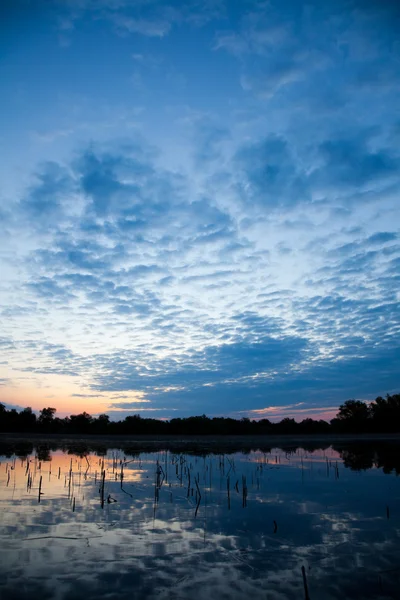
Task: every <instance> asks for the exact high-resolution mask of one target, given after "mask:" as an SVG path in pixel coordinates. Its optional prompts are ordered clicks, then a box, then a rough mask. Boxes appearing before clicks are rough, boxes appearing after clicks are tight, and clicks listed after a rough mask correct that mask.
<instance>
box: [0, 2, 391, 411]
mask: <svg viewBox="0 0 400 600" xmlns="http://www.w3.org/2000/svg"><path fill="white" fill-rule="evenodd" d="M399 30H400V4H399V3H398V2H397V1H389V0H380V1H375V0H334V1H333V0H331V1H329V0H327V1H325V2H321V1H320V0H308V1H307V2H305V1H300V0H267V1H258V0H241V1H240V2H239V1H235V2H233V1H229V0H186V1H184V0H176V1H173V0H170V1H165V2H164V1H161V0H40V1H39V0H38V1H36V0H32V1H29V0H13V1H11V0H10V1H9V0H6V1H5V2H4V1H3V2H2V3H1V8H0V402H2V403H4V404H6V405H7V406H8V407H17V408H19V407H24V406H31V407H33V408H34V409H36V410H37V409H40V408H42V407H44V406H54V407H56V408H57V412H58V414H59V415H60V416H62V415H66V414H70V413H77V412H82V411H83V410H86V411H87V412H89V413H91V414H93V415H96V414H99V413H104V412H106V413H107V414H109V415H110V416H111V417H112V418H124V416H127V415H130V414H141V415H142V416H144V417H154V418H163V419H170V418H174V417H183V416H190V415H198V414H203V413H204V414H207V415H209V416H218V415H226V416H232V417H235V418H242V417H250V418H255V419H258V418H269V419H271V420H277V419H281V418H283V417H294V418H296V419H297V420H301V419H303V418H307V417H310V416H311V417H313V418H325V419H329V418H332V417H333V416H334V415H335V413H336V412H337V407H338V405H339V404H341V403H342V402H344V401H345V400H347V399H349V398H358V399H362V400H372V399H373V398H375V397H376V396H378V395H385V394H386V393H393V392H398V391H399V390H400V347H399V300H400V285H399V280H400V237H399V232H400V211H399V192H400V102H399V97H400V95H399V94H400V40H399V36H398V32H399Z"/></svg>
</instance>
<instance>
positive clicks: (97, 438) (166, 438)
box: [0, 433, 400, 449]
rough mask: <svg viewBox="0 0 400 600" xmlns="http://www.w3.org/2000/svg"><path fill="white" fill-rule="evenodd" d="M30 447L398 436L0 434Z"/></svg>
mask: <svg viewBox="0 0 400 600" xmlns="http://www.w3.org/2000/svg"><path fill="white" fill-rule="evenodd" d="M24 442H25V443H27V442H29V443H32V444H59V445H68V444H87V445H96V444H100V445H106V446H108V447H110V448H112V447H113V446H118V445H125V446H127V445H129V446H136V447H137V448H138V449H161V448H168V447H171V446H172V447H174V448H179V447H181V448H182V449H184V448H189V447H191V446H192V447H193V446H195V447H202V448H204V449H207V448H210V449H212V448H216V449H218V448H238V449H240V448H241V447H242V448H252V447H254V448H256V447H260V446H264V447H265V446H268V447H276V446H279V447H285V446H293V445H294V444H296V445H302V444H305V445H310V446H311V445H318V444H324V445H330V444H334V443H344V444H354V443H373V442H392V443H399V444H400V433H360V434H322V435H321V434H309V435H291V434H288V435H236V436H233V435H225V436H224V435H158V436H157V435H115V436H113V435H82V434H61V435H60V434H56V433H54V434H40V433H34V434H29V433H0V444H1V443H11V444H12V443H24Z"/></svg>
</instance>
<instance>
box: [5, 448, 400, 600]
mask: <svg viewBox="0 0 400 600" xmlns="http://www.w3.org/2000/svg"><path fill="white" fill-rule="evenodd" d="M0 452H2V454H1V456H0V460H1V462H0V526H1V528H0V542H1V544H0V565H1V566H0V596H1V598H2V599H4V600H13V599H25V598H26V599H28V598H29V599H32V598H41V599H43V600H46V599H63V600H66V599H68V600H73V599H74V600H80V599H85V600H89V599H107V600H114V599H125V598H127V599H128V598H129V599H131V600H132V599H136V598H138V599H139V598H140V599H143V600H146V599H153V598H154V599H155V598H157V599H158V600H163V599H169V598H170V599H175V598H178V599H186V598H188V599H189V598H195V599H205V600H212V599H213V598H217V599H218V600H222V599H224V598H226V599H239V598H240V599H241V598H251V599H252V600H258V599H263V600H266V599H269V600H278V599H286V598H287V599H292V598H293V599H299V600H300V599H304V598H305V597H306V596H305V589H304V583H303V574H302V567H304V568H305V574H306V580H307V585H308V591H309V597H310V599H311V600H319V599H340V600H343V598H374V599H376V598H398V597H399V589H400V477H398V476H397V475H396V468H397V470H398V472H399V469H400V464H399V463H400V460H399V448H398V447H397V446H393V445H392V446H385V445H381V446H380V447H378V448H376V447H370V446H365V445H364V446H361V447H360V446H358V447H356V446H354V447H351V446H349V447H347V448H342V449H340V448H339V449H333V448H326V449H324V450H321V449H319V450H313V451H311V450H305V449H302V448H297V449H294V448H293V449H291V450H290V451H288V450H285V449H283V450H282V449H277V448H272V449H270V450H269V451H264V452H261V451H251V452H249V453H245V454H244V453H242V452H237V453H231V454H218V453H214V454H207V455H195V454H190V453H173V452H171V451H167V450H160V451H159V452H151V453H150V452H146V453H140V454H139V453H136V454H133V453H132V451H131V453H129V452H128V450H127V449H125V450H120V449H107V450H105V449H104V450H102V449H98V451H97V453H96V452H93V451H88V449H86V450H85V449H82V448H81V450H80V452H77V451H76V450H74V449H73V448H72V447H71V448H64V449H63V450H61V449H53V450H51V451H50V450H49V448H48V447H44V446H42V447H36V448H34V447H29V445H28V446H27V447H25V448H23V447H21V448H18V449H16V454H14V453H13V452H12V451H11V450H9V449H8V450H5V449H1V447H0ZM360 469H361V470H360ZM121 474H122V477H121ZM103 476H104V488H103ZM39 489H40V491H41V494H40V496H39ZM39 499H40V502H39Z"/></svg>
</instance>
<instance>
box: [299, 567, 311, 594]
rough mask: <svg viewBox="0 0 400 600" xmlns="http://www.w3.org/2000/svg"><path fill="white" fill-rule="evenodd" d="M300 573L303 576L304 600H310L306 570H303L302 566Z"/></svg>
mask: <svg viewBox="0 0 400 600" xmlns="http://www.w3.org/2000/svg"><path fill="white" fill-rule="evenodd" d="M301 572H302V574H303V585H304V598H305V600H310V596H309V595H308V585H307V576H306V570H305V568H304V566H303V567H301Z"/></svg>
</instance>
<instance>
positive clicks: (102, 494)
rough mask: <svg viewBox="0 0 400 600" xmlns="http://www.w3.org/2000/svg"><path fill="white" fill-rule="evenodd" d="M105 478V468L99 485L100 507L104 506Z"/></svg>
mask: <svg viewBox="0 0 400 600" xmlns="http://www.w3.org/2000/svg"><path fill="white" fill-rule="evenodd" d="M105 479H106V472H105V470H104V471H103V475H102V479H101V487H100V493H101V508H104V483H105Z"/></svg>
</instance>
